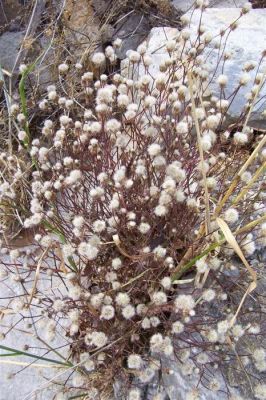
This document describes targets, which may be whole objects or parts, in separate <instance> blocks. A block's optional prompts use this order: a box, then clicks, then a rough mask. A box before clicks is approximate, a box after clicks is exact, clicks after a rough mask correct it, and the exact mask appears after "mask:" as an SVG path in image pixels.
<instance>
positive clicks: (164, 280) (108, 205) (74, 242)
mask: <svg viewBox="0 0 266 400" xmlns="http://www.w3.org/2000/svg"><path fill="white" fill-rule="evenodd" d="M196 7H198V8H200V9H201V12H202V13H203V12H204V10H205V8H206V4H205V3H204V2H201V1H198V2H197V5H196ZM249 8H250V6H249V4H247V5H246V6H245V7H243V9H242V11H241V13H240V16H239V18H237V20H236V21H234V22H233V23H232V24H231V25H230V26H229V27H227V28H225V29H224V30H222V31H221V33H220V35H219V37H218V40H217V38H212V37H211V35H210V33H208V32H205V29H204V27H203V26H202V25H200V26H199V29H198V32H197V35H196V36H195V37H193V35H192V33H191V31H190V29H189V24H190V21H189V19H187V17H186V16H185V17H182V18H181V20H182V24H183V25H184V29H183V30H181V31H180V32H177V34H176V36H175V37H174V38H171V39H169V40H167V41H166V43H165V44H164V45H163V46H164V48H165V51H166V58H165V60H164V61H163V62H162V63H161V65H160V71H158V72H156V73H154V74H153V72H152V68H151V67H152V66H153V64H152V63H153V58H152V56H151V55H150V54H149V53H148V49H147V45H146V43H143V44H142V45H140V46H139V47H138V49H137V50H136V51H133V50H132V51H129V52H128V57H127V59H126V60H124V61H123V63H122V64H121V69H120V70H118V69H117V56H116V48H118V47H119V46H120V45H121V41H120V40H116V41H115V42H114V43H113V45H112V46H108V47H107V48H106V49H105V54H104V53H101V52H98V53H95V54H93V55H92V57H91V58H90V60H88V65H90V70H89V71H88V68H89V67H88V65H86V62H84V65H83V64H79V63H78V64H74V62H73V63H72V62H71V61H69V60H68V61H66V62H62V64H60V65H59V67H58V72H59V77H58V82H57V83H56V84H55V85H50V86H48V87H47V93H46V94H45V96H44V98H42V99H41V100H40V101H39V104H38V107H39V110H38V120H39V121H40V122H39V125H38V126H37V127H35V129H36V132H37V133H38V134H37V135H36V134H34V135H33V129H32V124H31V122H30V119H29V115H25V113H23V112H22V111H21V105H20V104H12V107H11V113H12V118H13V120H14V121H15V122H16V124H14V126H17V127H18V132H17V133H16V135H17V140H18V143H19V145H18V148H17V150H18V151H17V155H16V157H15V156H13V155H9V154H8V153H4V152H3V153H1V155H0V162H1V165H3V169H2V171H3V172H1V182H0V183H1V184H0V201H1V205H0V207H1V210H3V215H5V218H4V217H3V222H2V224H1V230H2V240H1V282H2V283H4V284H8V285H9V284H12V285H13V287H14V288H15V292H16V293H18V295H14V297H13V298H12V299H9V300H8V304H5V307H6V309H8V310H10V312H11V313H13V314H14V315H15V317H17V320H18V324H19V325H22V326H23V327H24V328H23V329H24V330H26V331H27V332H28V333H34V335H35V337H37V339H38V340H40V341H41V343H42V346H43V345H44V344H45V343H46V345H47V346H46V347H47V351H46V353H45V354H49V353H53V356H54V357H55V358H58V357H59V358H60V363H61V368H62V367H63V368H66V371H64V373H67V374H68V378H67V379H66V380H65V382H63V383H62V385H63V386H61V388H60V389H59V391H60V392H58V394H57V397H56V399H58V400H59V399H65V398H69V397H67V396H68V394H67V393H70V394H71V395H76V394H82V393H84V396H87V397H86V398H97V396H102V397H101V398H106V397H104V396H106V394H107V393H109V392H110V390H112V387H113V385H114V384H115V382H117V381H119V382H123V387H124V390H125V398H128V399H129V400H133V399H140V398H141V396H142V388H143V386H145V385H146V384H149V383H150V382H153V381H154V380H156V379H157V382H158V381H159V378H158V376H159V372H160V371H161V372H163V371H164V368H163V363H164V360H165V359H166V358H167V359H170V360H173V362H174V363H177V365H179V367H180V371H181V373H182V374H183V375H184V376H186V375H191V376H193V377H194V382H195V391H193V393H194V394H193V393H192V392H191V393H188V394H187V399H192V398H193V399H196V398H200V390H201V389H200V388H201V387H207V388H208V389H209V390H211V391H213V392H219V391H220V393H222V392H226V393H227V395H228V396H230V395H231V394H232V393H233V391H232V389H231V388H230V387H229V385H228V384H227V372H228V369H230V365H237V366H238V367H237V368H238V369H239V373H240V374H242V376H244V377H248V380H249V381H250V383H251V387H252V390H253V391H254V395H255V397H256V398H258V399H265V398H266V394H265V392H266V390H265V389H266V388H265V385H263V381H262V380H261V375H260V374H262V373H263V372H265V371H266V357H265V350H264V348H263V346H261V345H260V344H259V343H260V339H261V338H262V336H263V335H264V334H265V317H264V313H265V308H263V307H264V305H263V296H262V294H261V293H260V291H259V285H257V281H259V278H260V275H261V274H262V270H261V266H260V264H259V262H257V263H256V264H255V265H253V266H252V267H251V266H250V264H249V261H248V259H249V257H250V256H252V255H253V254H254V252H255V251H257V250H258V249H261V248H262V247H263V246H265V243H266V221H265V203H264V202H265V186H263V182H262V179H261V178H262V173H263V171H265V162H266V161H265V160H266V147H265V142H266V140H265V135H263V134H261V133H259V132H255V131H254V130H253V128H252V127H250V126H249V117H250V115H251V112H252V109H253V107H254V104H255V102H256V101H257V99H258V96H259V93H260V89H261V88H262V86H263V84H264V82H265V72H263V61H264V57H265V54H262V57H261V60H258V66H259V67H258V68H257V70H256V73H255V77H254V82H253V86H252V88H251V91H250V93H249V94H248V96H247V101H246V105H245V107H244V109H243V111H242V113H240V114H239V120H238V121H237V123H235V124H233V125H228V123H227V113H228V109H229V107H230V105H231V103H232V101H233V100H232V98H233V99H234V98H235V95H236V94H237V93H238V91H239V89H240V88H241V87H242V86H243V85H246V84H247V82H248V81H250V80H251V75H250V72H251V71H254V70H255V68H256V65H255V64H254V63H253V62H248V63H246V64H245V65H243V73H242V75H241V76H240V77H239V80H238V81H237V82H229V81H228V77H227V76H226V75H225V74H223V73H222V74H220V75H217V76H211V74H210V72H209V69H208V63H207V61H206V59H205V49H206V48H207V47H208V46H209V45H210V43H211V44H213V46H214V47H215V48H216V49H217V51H218V52H219V54H220V58H219V60H218V62H217V67H216V71H219V70H220V67H221V66H224V65H226V62H227V60H228V59H229V54H228V53H227V52H226V51H225V50H224V49H225V46H226V42H227V41H229V40H230V33H231V32H232V31H233V30H235V29H237V23H238V20H241V16H242V15H243V14H245V13H247V12H248V11H249ZM223 70H224V68H223ZM23 71H24V72H23V73H24V74H25V68H24V69H23ZM217 74H218V72H217ZM23 79H24V80H25V79H26V76H25V75H23ZM214 81H216V83H217V85H218V88H219V90H218V95H217V93H216V94H215V95H214V94H213V93H212V92H211V87H212V86H211V84H212V83H213V82H214ZM231 86H232V87H233V86H234V89H233V90H232V94H230V95H226V94H225V88H227V89H228V88H229V87H231ZM226 93H227V92H226ZM28 96H29V97H30V94H28ZM232 96H233V97H232ZM28 100H30V99H28ZM28 112H29V111H28ZM27 114H28V113H27ZM25 171H27V173H26V172H25ZM25 174H26V175H25ZM25 176H26V177H27V179H25ZM18 187H23V190H24V193H25V196H24V197H23V199H21V198H20V191H18V190H16V189H17V188H18ZM6 210H11V211H10V212H8V213H7V211H6ZM7 214H8V215H9V218H11V217H12V218H15V219H16V223H17V224H18V225H19V227H20V228H19V229H22V230H23V232H25V233H28V235H29V236H30V240H29V243H28V244H27V245H24V246H20V245H19V244H17V242H16V238H15V239H14V238H12V237H11V235H10V223H7V219H6V217H7ZM12 221H13V220H12ZM11 225H12V224H11ZM234 254H235V255H237V256H238V257H239V258H236V257H235V258H234ZM239 260H241V261H239ZM242 262H243V263H242ZM251 292H252V296H251V295H250V294H251ZM12 331H13V329H11V330H10V331H8V333H6V332H2V333H1V338H2V339H3V340H5V338H6V337H7V336H8V335H12ZM58 338H64V345H63V346H62V348H65V350H67V355H66V356H65V355H64V356H63V355H62V354H63V353H62V354H61V352H60V351H59V350H56V346H54V345H53V343H56V341H57V340H58ZM251 339H252V340H253V342H254V343H257V344H256V350H255V352H254V353H253V349H252V348H249V347H248V345H247V343H250V341H251ZM48 344H49V345H48ZM244 345H245V346H246V347H244ZM1 348H4V345H3V346H1ZM6 349H7V347H6ZM15 350H16V349H13V353H14V351H15ZM24 350H25V349H24ZM9 351H11V355H12V349H11V350H10V348H9ZM33 353H34V352H31V351H30V346H27V347H26V350H25V351H24V353H23V354H24V355H28V356H32V355H33ZM44 357H45V355H44V354H43V355H42V356H40V357H39V356H37V359H38V358H40V359H42V358H43V359H44ZM49 360H50V362H53V360H51V357H50V356H49ZM46 361H47V356H46ZM54 362H56V359H54ZM233 362H234V363H235V364H232V363H233ZM226 365H227V367H225V366H226ZM252 368H253V369H252ZM254 371H255V372H254ZM58 375H60V376H62V375H63V373H62V372H61V373H59V374H58ZM217 376H219V379H218V378H217ZM220 377H222V378H223V381H224V382H225V383H224V382H222V381H221V379H220ZM48 384H49V382H48ZM196 387H197V388H196ZM157 389H158V393H157V394H156V395H157V396H159V395H161V396H163V390H164V387H163V385H161V383H160V382H159V383H158V385H157ZM170 389H171V388H170ZM192 395H193V396H194V397H192ZM93 396H94V397H93ZM189 396H190V397H189ZM197 396H198V397H197ZM28 398H30V397H28ZM154 398H156V399H158V398H160V397H154ZM161 398H163V397H161Z"/></svg>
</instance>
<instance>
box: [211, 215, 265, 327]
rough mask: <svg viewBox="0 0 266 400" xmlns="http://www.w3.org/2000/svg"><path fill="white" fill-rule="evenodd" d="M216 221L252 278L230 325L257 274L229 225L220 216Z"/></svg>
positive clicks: (234, 319)
mask: <svg viewBox="0 0 266 400" xmlns="http://www.w3.org/2000/svg"><path fill="white" fill-rule="evenodd" d="M216 221H217V224H218V225H219V227H220V229H221V231H222V232H223V234H224V237H225V239H226V241H227V242H228V243H229V244H230V246H232V248H233V249H234V251H235V252H236V254H237V255H238V257H239V258H240V259H241V261H242V262H243V264H244V265H245V267H246V268H247V270H248V272H249V273H250V276H251V278H252V279H253V281H252V282H251V283H250V284H249V286H248V288H247V290H246V292H245V294H244V296H243V298H242V300H241V302H240V304H239V306H238V309H237V311H236V313H235V315H234V316H233V318H232V319H231V321H230V326H233V325H234V323H235V321H236V318H237V315H238V314H239V311H240V310H241V307H242V305H243V303H244V301H245V299H246V297H247V295H248V294H249V293H251V292H252V291H253V290H254V289H255V288H256V287H257V274H256V272H255V271H254V270H253V269H252V268H251V266H250V265H249V263H248V262H247V260H246V258H245V256H244V254H243V252H242V250H241V248H240V247H239V245H238V243H237V241H236V238H235V236H234V235H233V233H232V231H231V229H230V228H229V226H228V225H227V223H226V222H225V221H224V220H223V219H221V218H217V219H216Z"/></svg>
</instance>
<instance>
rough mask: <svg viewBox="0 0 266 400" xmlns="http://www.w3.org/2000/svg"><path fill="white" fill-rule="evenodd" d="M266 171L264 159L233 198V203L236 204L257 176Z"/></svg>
mask: <svg viewBox="0 0 266 400" xmlns="http://www.w3.org/2000/svg"><path fill="white" fill-rule="evenodd" d="M265 171H266V161H265V162H264V163H263V164H262V165H261V166H260V167H259V168H258V169H257V171H256V172H255V174H254V175H253V177H252V179H251V180H250V182H249V183H248V184H247V185H246V186H245V187H244V188H243V189H242V190H241V192H240V193H239V194H238V196H237V197H236V198H235V199H234V201H233V204H237V203H238V202H239V201H240V200H241V199H242V198H243V197H244V196H245V195H246V194H247V192H248V191H249V189H250V188H251V187H252V186H253V184H254V183H255V182H256V180H257V179H258V177H259V176H260V175H261V174H262V173H263V172H265Z"/></svg>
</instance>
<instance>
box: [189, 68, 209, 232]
mask: <svg viewBox="0 0 266 400" xmlns="http://www.w3.org/2000/svg"><path fill="white" fill-rule="evenodd" d="M188 86H189V93H190V98H191V105H192V115H193V119H194V123H195V128H196V132H197V141H198V148H199V154H200V164H201V173H202V177H203V182H204V198H205V225H206V233H207V234H208V233H209V232H210V224H211V217H210V204H209V192H208V186H207V177H206V171H205V165H204V153H203V148H202V144H201V133H200V126H199V121H198V117H197V113H196V105H195V100H194V94H193V78H192V75H191V73H188Z"/></svg>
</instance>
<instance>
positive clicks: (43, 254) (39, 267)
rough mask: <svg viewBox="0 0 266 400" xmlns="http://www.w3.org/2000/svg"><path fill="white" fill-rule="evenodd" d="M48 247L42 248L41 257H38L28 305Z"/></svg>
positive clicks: (34, 290)
mask: <svg viewBox="0 0 266 400" xmlns="http://www.w3.org/2000/svg"><path fill="white" fill-rule="evenodd" d="M49 248H50V247H47V248H46V249H45V250H44V252H43V253H42V255H41V257H40V259H39V261H38V264H37V267H36V272H35V277H34V282H33V287H32V290H31V294H30V298H29V302H28V307H29V306H30V305H31V302H32V299H33V297H34V294H35V292H36V286H37V282H38V279H39V275H40V269H41V265H42V261H43V259H44V257H45V256H46V254H47V253H48V251H49Z"/></svg>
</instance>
